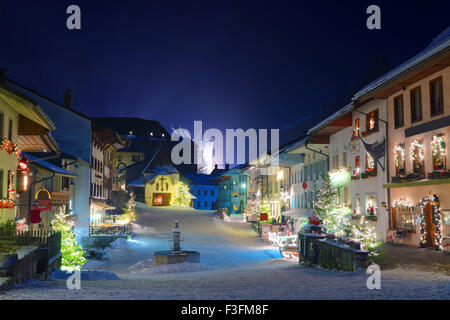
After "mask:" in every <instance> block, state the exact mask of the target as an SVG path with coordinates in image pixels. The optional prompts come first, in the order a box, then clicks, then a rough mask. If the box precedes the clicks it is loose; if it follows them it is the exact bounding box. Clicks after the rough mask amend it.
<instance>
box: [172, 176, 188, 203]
mask: <svg viewBox="0 0 450 320" xmlns="http://www.w3.org/2000/svg"><path fill="white" fill-rule="evenodd" d="M191 199H192V195H191V193H190V192H189V187H188V185H187V184H185V183H184V182H181V181H180V182H178V184H177V185H176V190H175V195H174V196H173V197H172V199H171V200H170V205H171V206H172V207H174V206H175V207H190V205H191Z"/></svg>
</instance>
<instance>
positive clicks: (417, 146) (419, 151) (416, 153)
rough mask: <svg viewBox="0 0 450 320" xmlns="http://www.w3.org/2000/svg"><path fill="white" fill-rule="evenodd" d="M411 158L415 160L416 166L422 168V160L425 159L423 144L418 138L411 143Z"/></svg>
mask: <svg viewBox="0 0 450 320" xmlns="http://www.w3.org/2000/svg"><path fill="white" fill-rule="evenodd" d="M409 158H410V159H411V161H412V162H413V165H414V168H416V169H422V161H423V159H424V154H423V144H422V143H421V142H419V141H418V140H414V141H413V142H412V143H411V147H410V149H409Z"/></svg>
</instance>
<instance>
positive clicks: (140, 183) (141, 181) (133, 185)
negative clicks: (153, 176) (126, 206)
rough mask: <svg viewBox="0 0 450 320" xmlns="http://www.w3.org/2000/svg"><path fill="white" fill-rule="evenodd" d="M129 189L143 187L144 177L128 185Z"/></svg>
mask: <svg viewBox="0 0 450 320" xmlns="http://www.w3.org/2000/svg"><path fill="white" fill-rule="evenodd" d="M128 186H130V187H141V188H143V187H145V182H144V177H139V178H137V179H136V180H134V181H132V182H131V183H129V184H128Z"/></svg>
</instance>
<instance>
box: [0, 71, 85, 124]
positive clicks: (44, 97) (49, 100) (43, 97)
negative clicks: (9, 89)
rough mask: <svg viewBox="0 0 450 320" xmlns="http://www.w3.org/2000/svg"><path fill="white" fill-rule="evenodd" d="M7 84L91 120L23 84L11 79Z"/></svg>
mask: <svg viewBox="0 0 450 320" xmlns="http://www.w3.org/2000/svg"><path fill="white" fill-rule="evenodd" d="M6 82H7V83H10V84H12V85H14V86H17V87H19V88H21V89H23V90H25V91H28V92H29V93H30V94H33V95H36V96H39V97H40V98H42V99H45V100H47V101H48V102H50V103H52V104H55V105H58V106H60V107H61V108H64V109H66V110H68V111H71V112H73V113H74V114H77V115H79V116H81V117H83V118H85V119H88V120H89V118H88V117H87V116H85V115H84V114H82V113H81V112H79V111H75V110H73V109H72V108H67V107H66V106H65V105H63V104H62V103H59V102H57V101H55V100H53V99H52V98H49V97H47V96H44V95H43V94H41V93H39V92H38V91H37V90H35V89H30V88H28V87H26V86H24V85H23V84H20V83H18V82H16V81H14V80H12V79H9V78H8V79H6Z"/></svg>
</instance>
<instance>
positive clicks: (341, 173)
mask: <svg viewBox="0 0 450 320" xmlns="http://www.w3.org/2000/svg"><path fill="white" fill-rule="evenodd" d="M328 175H329V177H330V183H331V185H332V186H333V187H339V186H342V185H344V184H347V183H348V182H350V180H351V174H350V169H349V168H341V169H336V170H332V171H330V172H329V173H328Z"/></svg>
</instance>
